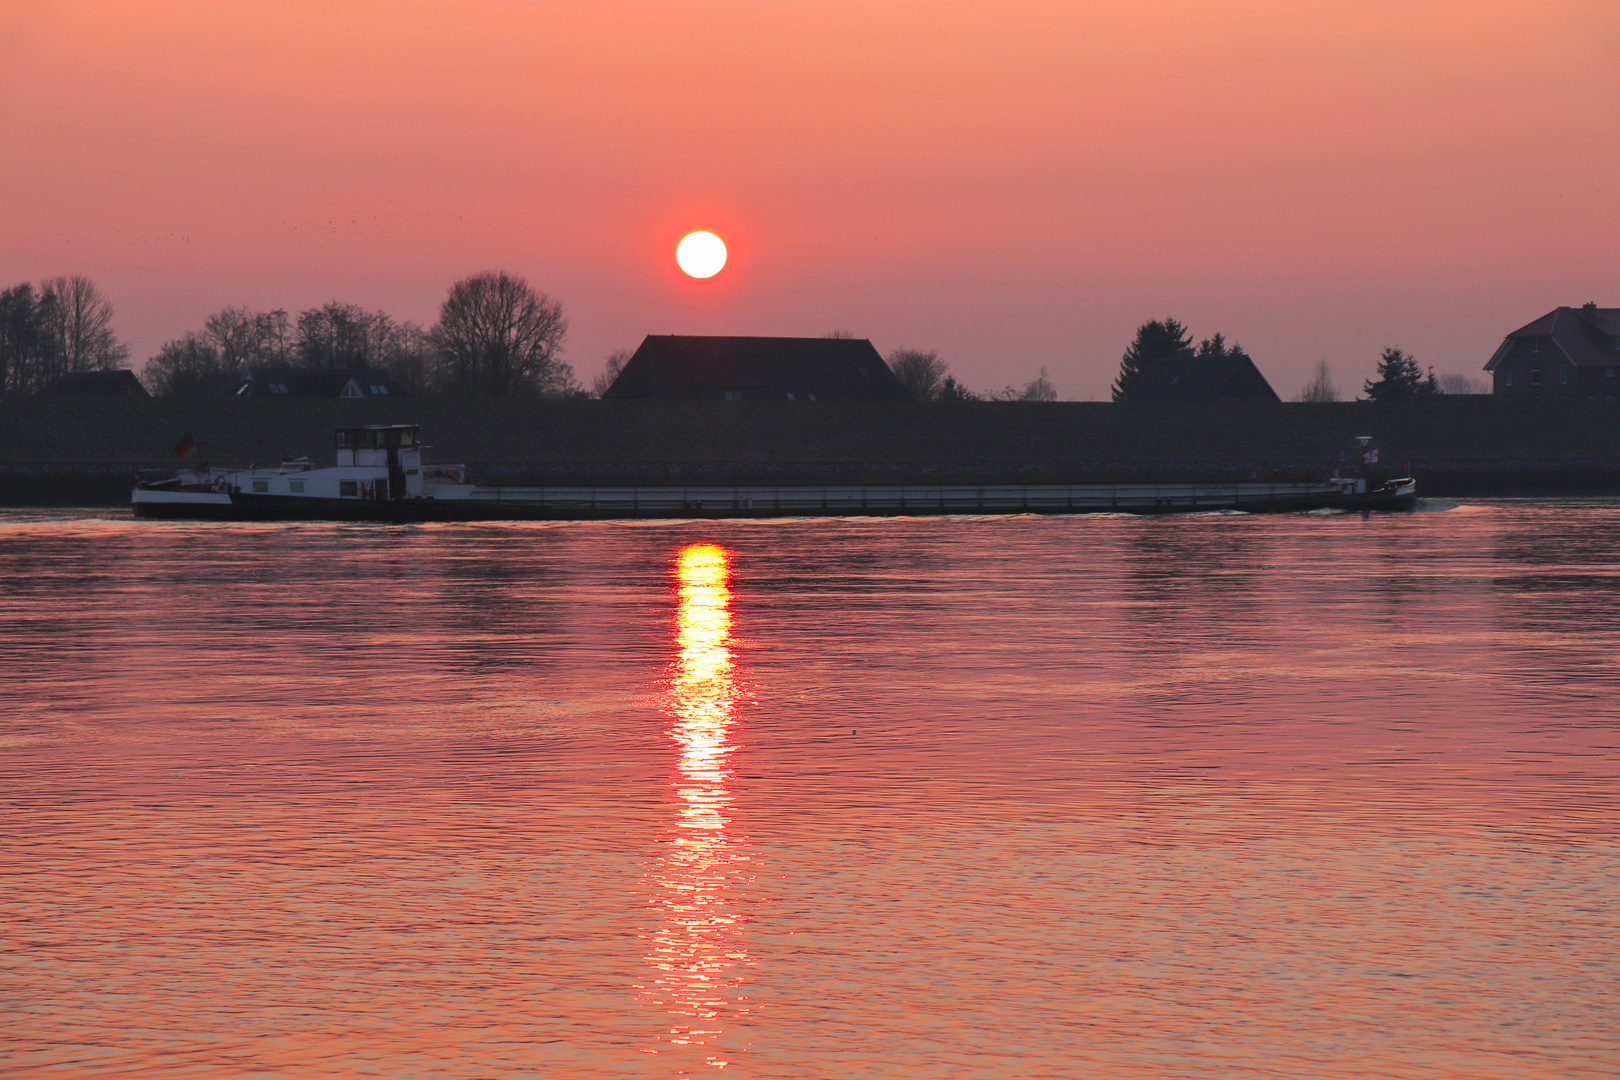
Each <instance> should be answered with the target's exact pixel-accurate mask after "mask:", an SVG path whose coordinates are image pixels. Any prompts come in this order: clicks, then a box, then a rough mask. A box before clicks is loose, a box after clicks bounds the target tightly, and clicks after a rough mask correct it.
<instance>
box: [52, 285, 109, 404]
mask: <svg viewBox="0 0 1620 1080" xmlns="http://www.w3.org/2000/svg"><path fill="white" fill-rule="evenodd" d="M39 310H40V325H41V329H42V331H43V334H44V343H43V344H44V346H45V348H44V350H42V352H43V353H44V354H47V355H49V357H50V360H51V363H52V367H53V368H54V370H51V371H49V372H47V373H44V378H43V379H42V385H48V384H49V383H50V382H51V381H53V380H54V379H55V378H56V377H57V376H59V375H65V374H67V373H68V372H73V371H106V370H108V369H109V368H115V367H117V366H118V365H119V364H122V363H123V362H125V361H126V360H128V359H129V347H128V346H127V345H125V344H124V343H123V342H121V341H119V340H118V335H117V333H116V332H114V330H113V326H112V317H113V306H112V304H111V302H109V301H108V299H107V298H106V297H105V296H103V295H102V294H101V290H100V289H98V288H96V283H95V282H93V281H91V280H90V279H89V278H87V277H85V276H83V275H82V274H74V275H73V276H72V277H59V278H53V279H51V280H50V281H47V282H45V284H44V285H42V286H41V287H40V290H39Z"/></svg>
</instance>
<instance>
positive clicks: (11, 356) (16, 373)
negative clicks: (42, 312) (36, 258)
mask: <svg viewBox="0 0 1620 1080" xmlns="http://www.w3.org/2000/svg"><path fill="white" fill-rule="evenodd" d="M39 333H40V327H39V301H38V297H36V296H35V295H34V286H33V285H31V284H29V283H28V282H26V281H25V282H23V283H22V284H21V285H17V286H15V287H13V288H10V289H7V290H5V291H4V292H0V394H6V393H24V392H26V390H25V383H26V380H27V377H28V368H29V365H31V364H32V363H33V360H34V357H35V356H36V355H37V352H38V338H39Z"/></svg>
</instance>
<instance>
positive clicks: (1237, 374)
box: [1125, 349, 1281, 401]
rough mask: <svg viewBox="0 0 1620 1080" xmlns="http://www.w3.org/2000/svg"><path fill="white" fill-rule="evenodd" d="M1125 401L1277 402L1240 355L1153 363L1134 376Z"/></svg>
mask: <svg viewBox="0 0 1620 1080" xmlns="http://www.w3.org/2000/svg"><path fill="white" fill-rule="evenodd" d="M1125 400H1126V401H1234V400H1238V401H1280V400H1281V399H1280V398H1278V397H1277V391H1275V390H1273V389H1272V388H1271V384H1270V383H1269V382H1267V381H1266V377H1265V376H1264V375H1262V374H1260V369H1259V368H1257V367H1255V366H1254V361H1253V360H1251V359H1249V357H1248V356H1246V355H1244V354H1243V353H1241V352H1236V351H1233V352H1228V353H1226V354H1224V355H1221V356H1195V355H1194V354H1193V351H1192V350H1191V349H1184V350H1182V352H1181V353H1180V355H1178V356H1166V357H1163V358H1161V359H1158V360H1154V361H1153V362H1152V363H1150V364H1148V365H1147V367H1146V368H1144V369H1143V371H1142V374H1141V375H1139V376H1137V379H1136V383H1135V384H1134V385H1133V386H1132V387H1131V389H1130V392H1129V393H1127V394H1126V395H1125Z"/></svg>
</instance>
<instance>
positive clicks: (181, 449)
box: [174, 431, 197, 457]
mask: <svg viewBox="0 0 1620 1080" xmlns="http://www.w3.org/2000/svg"><path fill="white" fill-rule="evenodd" d="M196 455H197V440H196V439H193V438H192V437H191V432H189V431H188V432H186V435H185V438H183V439H181V440H180V441H179V442H177V443H175V444H174V456H175V457H195V456H196Z"/></svg>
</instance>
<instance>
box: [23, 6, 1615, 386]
mask: <svg viewBox="0 0 1620 1080" xmlns="http://www.w3.org/2000/svg"><path fill="white" fill-rule="evenodd" d="M694 229H709V230H712V231H714V232H716V233H718V234H719V235H720V236H722V237H723V238H724V239H725V240H726V242H727V244H728V246H729V248H730V261H729V262H728V264H727V266H726V268H725V269H724V270H723V271H722V272H721V273H720V274H719V275H717V276H716V277H714V278H711V279H709V280H707V281H694V280H692V279H688V278H686V277H684V276H683V275H682V274H681V273H680V271H679V270H678V269H677V267H676V265H675V260H674V252H675V245H676V243H677V242H678V241H679V240H680V238H681V236H682V235H684V234H685V233H687V232H689V231H691V230H694ZM497 268H499V269H505V270H508V271H511V272H514V273H518V274H522V275H524V276H525V277H527V278H528V280H529V281H530V282H531V283H532V284H533V285H535V286H536V287H537V288H539V289H541V290H543V291H544V292H546V293H548V294H550V295H551V296H553V297H555V298H557V299H558V300H560V301H561V302H562V303H563V305H564V308H565V310H566V312H567V314H568V317H569V320H570V332H569V337H568V341H567V347H566V354H565V356H566V359H568V360H569V361H570V362H571V363H573V365H574V367H575V368H576V370H577V371H578V372H579V374H580V375H581V377H582V378H583V379H585V380H587V381H588V379H589V377H590V376H591V375H592V374H594V373H595V372H596V371H598V370H600V368H601V365H602V361H603V358H604V357H605V356H606V355H607V354H608V353H609V352H610V351H612V350H614V349H618V348H634V347H635V345H636V344H637V343H638V342H639V341H640V340H641V338H642V337H643V336H644V335H646V334H649V333H658V334H663V333H691V334H785V335H812V336H813V335H819V334H823V333H826V332H829V331H832V330H835V329H841V330H847V331H850V332H853V333H854V334H856V335H857V336H860V337H870V338H871V339H872V341H873V342H874V344H876V345H877V347H878V348H879V350H881V351H882V352H884V353H888V352H889V351H891V350H893V349H896V348H921V349H935V350H938V352H939V353H940V355H941V357H942V358H943V359H944V360H945V361H946V362H947V363H949V364H950V366H951V370H952V372H953V373H955V374H956V375H957V376H958V377H960V378H962V379H963V380H964V381H965V382H966V383H967V384H968V385H969V386H971V387H974V388H977V389H981V390H988V389H993V388H996V387H1000V386H1002V385H1004V384H1009V383H1011V384H1017V385H1021V384H1023V383H1025V382H1027V381H1029V380H1030V379H1031V378H1033V377H1034V376H1035V374H1036V373H1037V371H1038V370H1039V369H1041V368H1043V367H1044V368H1046V369H1047V370H1048V372H1049V373H1050V376H1051V378H1052V380H1053V382H1054V383H1055V384H1056V386H1057V388H1058V392H1059V395H1060V396H1061V397H1064V398H1070V399H1088V398H1105V397H1106V396H1107V393H1108V384H1109V381H1110V380H1111V379H1112V378H1113V376H1114V374H1115V373H1116V372H1117V369H1118V365H1119V357H1120V353H1121V352H1122V351H1123V349H1124V347H1125V345H1126V344H1127V342H1128V341H1129V339H1130V337H1131V334H1132V332H1133V331H1134V329H1135V327H1136V326H1137V325H1138V324H1140V323H1141V322H1143V321H1144V320H1146V319H1152V318H1164V317H1175V318H1178V319H1180V320H1181V321H1182V322H1184V323H1186V324H1187V325H1188V326H1189V327H1190V328H1191V329H1192V331H1193V332H1194V333H1195V334H1196V335H1197V336H1199V337H1202V336H1205V335H1208V334H1212V333H1215V332H1217V331H1218V332H1222V333H1224V334H1225V335H1226V336H1227V338H1228V339H1229V340H1236V341H1238V342H1240V343H1241V344H1242V345H1243V346H1244V347H1245V348H1246V349H1247V350H1248V351H1249V353H1250V354H1251V355H1252V356H1253V357H1254V358H1255V360H1256V362H1257V363H1258V364H1259V365H1260V368H1261V370H1262V371H1264V372H1265V373H1266V375H1267V376H1268V377H1269V378H1270V379H1271V381H1272V383H1273V385H1274V386H1275V387H1276V389H1277V390H1278V392H1279V393H1281V394H1282V395H1283V396H1284V397H1288V396H1291V395H1293V394H1294V393H1296V392H1297V391H1298V390H1299V388H1300V387H1301V386H1302V385H1303V384H1304V383H1305V381H1306V380H1307V379H1308V377H1309V375H1310V373H1311V369H1312V368H1313V367H1314V366H1315V364H1316V363H1317V361H1318V360H1324V359H1325V360H1327V361H1328V363H1329V365H1330V367H1331V370H1332V372H1333V374H1334V377H1335V381H1336V382H1338V383H1339V385H1340V387H1341V388H1344V389H1356V388H1359V386H1360V382H1361V380H1363V379H1365V378H1366V377H1368V376H1369V375H1371V374H1372V370H1373V366H1374V364H1375V363H1376V360H1377V357H1378V354H1379V351H1380V350H1381V349H1383V348H1384V347H1386V346H1397V347H1400V348H1403V349H1405V350H1407V351H1409V352H1412V353H1414V354H1415V355H1416V356H1417V358H1418V360H1419V361H1420V362H1421V363H1423V364H1425V365H1432V366H1433V367H1434V368H1435V370H1436V371H1437V372H1440V373H1443V374H1444V373H1468V374H1475V375H1477V374H1479V368H1480V367H1481V366H1482V365H1483V364H1484V362H1485V361H1486V360H1487V359H1488V358H1489V357H1490V354H1491V352H1492V351H1493V350H1494V348H1495V347H1496V345H1497V344H1498V343H1499V342H1500V341H1501V338H1502V336H1503V335H1504V334H1506V333H1507V332H1509V331H1510V330H1513V329H1514V328H1516V327H1517V326H1519V325H1522V324H1523V323H1526V322H1528V321H1530V320H1531V319H1533V318H1535V317H1537V316H1539V315H1541V314H1542V313H1544V312H1546V311H1547V310H1549V309H1551V308H1553V307H1555V306H1557V305H1559V304H1580V303H1583V302H1586V301H1588V300H1595V301H1597V302H1598V303H1599V304H1600V305H1603V306H1620V4H1615V3H1614V2H1613V0H1567V2H1560V0H1522V2H1517V3H1497V2H1491V0H1470V2H1467V3H1461V2H1458V3H1452V2H1447V0H1435V2H1425V0H1400V2H1386V0H1344V2H1337V0H1292V2H1286V0H1094V2H1085V0H1067V2H1061V3H1056V2H1054V3H1047V2H1035V0H1031V2H1012V0H999V2H969V0H932V2H928V3H883V2H880V0H864V2H849V3H846V2H833V0H827V2H797V0H770V2H765V0H666V2H662V3H651V2H639V0H586V2H578V3H563V2H558V3H546V2H540V0H505V2H478V0H458V2H455V3H450V2H444V3H415V2H410V0H388V2H376V3H371V2H348V0H321V2H319V3H295V2H269V0H265V2H248V0H242V2H236V3H219V2H208V3H166V2H160V0H143V2H142V3H138V4H132V3H128V2H116V3H104V4H96V3H75V2H70V0H49V2H35V0H0V285H10V284H14V283H17V282H20V281H24V280H35V281H37V280H39V279H42V278H46V277H52V276H55V275H58V274H68V273H82V274H87V275H89V276H90V277H92V278H93V279H95V281H96V282H97V283H98V284H99V285H100V286H101V287H102V289H103V291H104V292H106V293H107V295H108V296H109V298H110V299H111V300H112V302H113V304H114V306H115V308H116V312H117V319H116V323H117V326H118V328H119V331H120V333H121V334H122V336H123V337H124V338H125V339H126V340H127V341H128V342H129V343H130V345H131V346H132V349H133V353H134V360H135V363H136V366H137V367H138V366H139V364H140V363H141V362H142V361H143V360H144V359H145V358H146V357H149V356H150V355H151V354H152V353H153V352H155V351H156V350H157V348H158V347H159V346H160V345H161V344H162V343H163V342H164V341H165V340H167V339H169V338H172V337H176V336H178V335H180V334H182V333H184V332H185V331H187V330H190V329H195V328H197V327H199V326H200V325H201V323H202V321H203V320H204V319H205V318H206V317H207V316H208V314H209V313H210V312H212V311H215V310H218V309H219V308H221V307H225V306H231V305H242V306H247V307H250V308H256V309H261V310H270V309H275V308H284V309H287V310H289V311H292V312H294V313H296V312H297V311H298V310H300V309H302V308H305V307H311V306H315V305H317V304H321V303H324V302H326V301H329V300H339V301H344V302H350V303H357V304H361V305H363V306H365V307H367V308H373V309H376V308H380V309H383V310H386V311H388V312H389V313H390V314H392V315H394V316H395V317H397V318H401V319H410V320H414V321H417V322H420V323H423V324H431V323H432V322H433V320H434V318H435V317H436V313H437V310H438V306H439V304H440V303H441V302H442V300H443V298H444V295H445V292H446V290H447V289H448V288H449V285H450V284H451V282H453V281H454V280H455V279H457V278H458V277H462V276H465V275H467V274H470V273H475V272H479V271H483V270H489V269H497Z"/></svg>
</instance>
